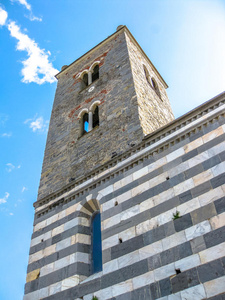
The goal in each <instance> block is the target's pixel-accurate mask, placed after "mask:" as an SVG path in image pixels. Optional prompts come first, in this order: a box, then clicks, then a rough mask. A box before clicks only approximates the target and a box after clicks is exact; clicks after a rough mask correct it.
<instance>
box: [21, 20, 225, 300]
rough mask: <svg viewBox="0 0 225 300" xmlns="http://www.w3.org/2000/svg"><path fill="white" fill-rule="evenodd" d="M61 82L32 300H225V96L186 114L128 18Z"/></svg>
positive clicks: (42, 193)
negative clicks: (177, 113) (176, 107)
mask: <svg viewBox="0 0 225 300" xmlns="http://www.w3.org/2000/svg"><path fill="white" fill-rule="evenodd" d="M56 78H57V80H58V85H57V90H56V94H55V100H54V104H53V108H52V114H51V120H50V124H49V131H48V137H47V143H46V148H45V154H44V160H43V165H42V173H41V179H40V185H39V190H38V197H37V201H36V202H35V203H34V208H35V217H34V227H33V234H32V237H31V244H30V253H29V262H28V268H27V279H26V284H25V295H24V298H23V300H40V299H42V300H76V299H77V300H81V299H83V300H155V299H159V300H181V299H190V300H201V299H211V300H222V299H225V175H224V172H225V162H224V161H225V93H222V94H220V95H218V96H216V97H215V98H213V99H211V100H209V101H208V102H205V103H203V104H202V105H201V106H199V107H197V108H195V109H193V110H192V111H190V112H188V113H186V114H185V115H183V116H181V117H179V118H178V119H174V115H173V112H172V109H171V106H170V102H169V99H168V96H167V93H166V89H167V87H168V86H167V84H166V82H165V81H164V80H163V78H162V77H161V75H160V74H159V72H158V71H157V70H156V68H155V67H154V65H153V63H152V62H151V61H150V59H149V58H148V57H147V56H146V54H145V53H144V51H143V50H142V49H141V47H140V45H139V44H138V42H137V41H136V40H135V38H134V37H133V35H132V34H131V32H130V31H129V30H128V28H127V27H126V26H122V25H121V26H118V28H117V30H116V32H115V33H113V34H112V35H110V36H109V37H107V38H106V39H105V40H103V41H102V42H101V43H100V44H98V45H97V46H95V47H94V48H92V49H91V50H90V51H88V52H87V53H85V54H84V55H83V56H81V57H80V58H78V59H77V60H75V61H74V62H73V63H71V64H70V65H68V66H63V67H62V69H61V71H60V72H59V73H58V74H57V75H56ZM181 101H182V99H181Z"/></svg>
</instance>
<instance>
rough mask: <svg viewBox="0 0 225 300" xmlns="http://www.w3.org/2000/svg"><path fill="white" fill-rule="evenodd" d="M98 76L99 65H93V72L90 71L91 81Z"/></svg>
mask: <svg viewBox="0 0 225 300" xmlns="http://www.w3.org/2000/svg"><path fill="white" fill-rule="evenodd" d="M98 78H99V65H96V66H95V67H94V70H93V73H92V82H94V81H95V80H97V79H98Z"/></svg>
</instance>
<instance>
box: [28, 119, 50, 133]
mask: <svg viewBox="0 0 225 300" xmlns="http://www.w3.org/2000/svg"><path fill="white" fill-rule="evenodd" d="M48 123H49V122H48V121H44V118H43V117H38V118H37V116H35V117H34V118H33V119H27V120H26V121H25V122H24V124H29V127H30V128H31V129H32V131H33V132H36V131H37V132H47V130H48Z"/></svg>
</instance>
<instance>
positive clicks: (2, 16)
mask: <svg viewBox="0 0 225 300" xmlns="http://www.w3.org/2000/svg"><path fill="white" fill-rule="evenodd" d="M7 17H8V13H7V12H6V11H5V10H4V9H2V8H1V7H0V26H3V25H5V23H6V20H7Z"/></svg>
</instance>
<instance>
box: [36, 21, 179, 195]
mask: <svg viewBox="0 0 225 300" xmlns="http://www.w3.org/2000/svg"><path fill="white" fill-rule="evenodd" d="M56 78H57V79H58V85H57V90H56V95H55V100H54V105H53V109H52V115H51V121H50V126H49V133H48V139H47V144H46V149H45V155H44V162H43V167H42V174H41V180H40V186H39V193H38V200H40V199H42V198H43V197H46V196H47V195H50V194H51V193H54V192H56V191H58V190H59V189H60V188H62V187H63V186H65V185H67V184H69V183H70V182H72V181H74V180H77V179H78V178H82V176H84V175H85V176H86V175H88V173H89V172H90V171H91V170H93V168H96V167H99V166H102V165H104V163H106V162H108V161H109V160H110V159H112V158H113V157H115V156H117V155H119V154H121V153H123V152H125V151H126V150H128V149H129V148H130V147H132V146H134V145H136V144H138V143H140V142H141V141H142V139H143V137H144V136H145V135H147V134H149V133H151V132H153V131H155V130H156V129H158V128H160V127H162V126H164V125H166V124H167V123H168V122H170V121H172V120H173V119H174V116H173V113H172V110H171V107H170V103H169V100H168V97H167V94H166V88H167V84H166V83H165V81H164V80H163V79H162V77H161V76H160V74H159V73H158V71H157V70H156V68H155V67H154V65H153V64H152V62H151V61H150V60H149V59H148V57H147V56H146V54H145V53H144V52H143V50H142V49H141V47H140V46H139V44H138V43H137V41H136V40H135V39H134V37H133V36H132V34H131V33H130V31H129V30H128V29H127V27H126V26H119V27H118V28H117V31H116V32H115V33H114V34H112V35H111V36H109V37H108V38H107V39H105V40H104V41H102V42H101V43H100V44H98V45H97V46H95V47H94V48H93V49H91V50H90V51H88V52H87V53H85V54H84V55H83V56H82V57H80V58H79V59H77V60H76V61H74V62H73V63H71V64H70V65H69V66H63V67H62V70H61V72H60V73H58V74H57V75H56Z"/></svg>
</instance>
